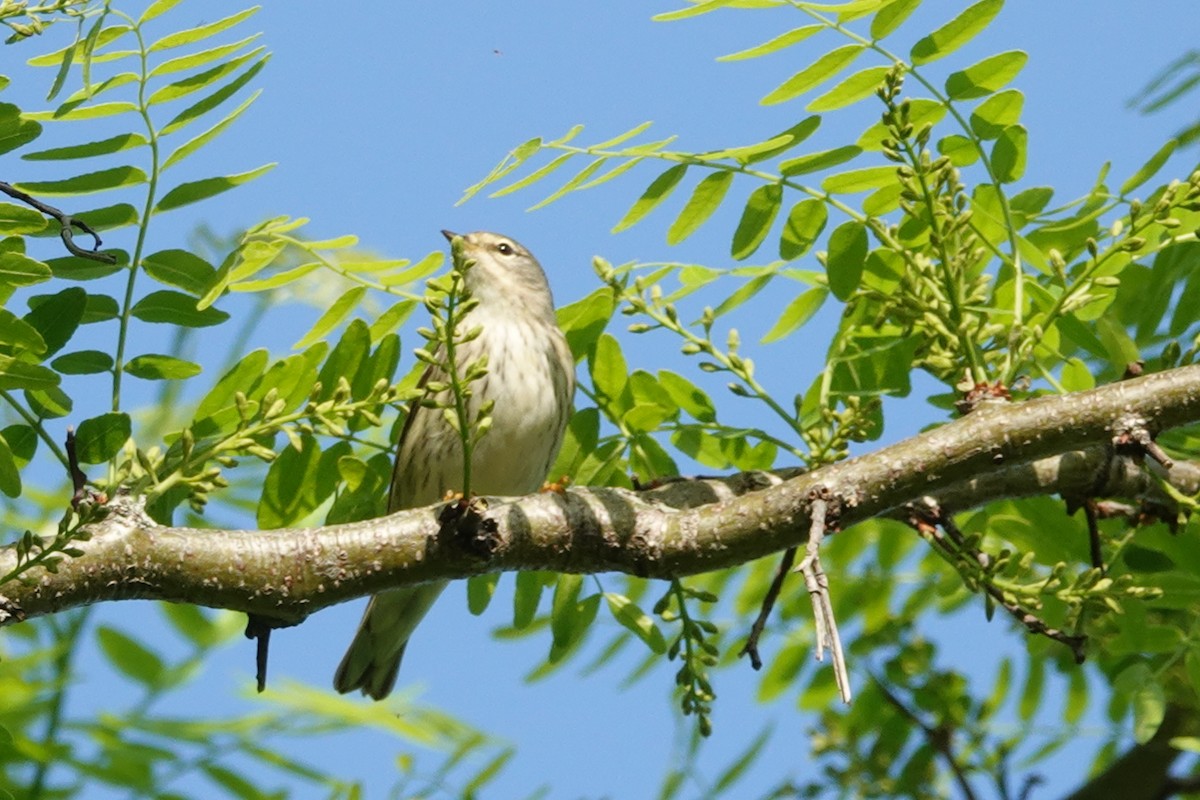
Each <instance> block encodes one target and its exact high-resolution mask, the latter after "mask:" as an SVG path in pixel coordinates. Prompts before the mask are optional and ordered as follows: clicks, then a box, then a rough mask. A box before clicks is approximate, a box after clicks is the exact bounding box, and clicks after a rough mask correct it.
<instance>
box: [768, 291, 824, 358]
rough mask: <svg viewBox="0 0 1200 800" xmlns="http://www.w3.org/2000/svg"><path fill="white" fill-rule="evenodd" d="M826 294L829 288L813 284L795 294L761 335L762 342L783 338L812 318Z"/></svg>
mask: <svg viewBox="0 0 1200 800" xmlns="http://www.w3.org/2000/svg"><path fill="white" fill-rule="evenodd" d="M828 296H829V290H828V289H826V288H825V287H823V286H814V287H813V288H811V289H809V290H808V291H806V292H803V293H801V294H799V295H797V296H796V297H795V298H793V299H792V301H791V302H790V303H788V305H787V308H785V309H784V310H783V313H782V314H780V315H779V319H777V320H775V324H774V325H772V326H771V330H769V331H767V332H766V334H765V335H764V336H763V338H762V343H763V344H768V343H770V342H775V341H778V340H780V339H784V338H786V337H787V336H788V335H789V334H791V333H792V332H793V331H795V330H797V329H798V328H801V327H803V325H804V323H806V322H808V321H809V320H810V319H812V317H813V315H814V314H816V313H817V311H818V310H820V308H821V305H822V304H823V303H824V302H825V298H826V297H828Z"/></svg>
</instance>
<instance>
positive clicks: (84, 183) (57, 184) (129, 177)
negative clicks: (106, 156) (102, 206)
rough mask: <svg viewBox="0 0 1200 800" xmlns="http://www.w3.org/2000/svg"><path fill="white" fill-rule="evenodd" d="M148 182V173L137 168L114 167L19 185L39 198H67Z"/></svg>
mask: <svg viewBox="0 0 1200 800" xmlns="http://www.w3.org/2000/svg"><path fill="white" fill-rule="evenodd" d="M145 182H146V173H144V172H142V171H141V170H140V169H138V168H137V167H113V168H111V169H102V170H100V171H98V172H89V173H87V174H85V175H76V176H75V177H73V178H65V179H63V180H59V181H35V182H33V183H21V184H18V188H20V189H21V190H22V191H25V192H29V193H30V194H32V195H37V196H39V197H65V196H68V195H79V194H91V193H92V192H105V191H108V190H109V189H118V188H120V187H122V186H139V185H141V184H143V183H145Z"/></svg>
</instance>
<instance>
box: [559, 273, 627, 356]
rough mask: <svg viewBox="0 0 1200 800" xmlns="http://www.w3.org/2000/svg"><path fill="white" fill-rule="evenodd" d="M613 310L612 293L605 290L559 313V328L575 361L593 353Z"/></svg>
mask: <svg viewBox="0 0 1200 800" xmlns="http://www.w3.org/2000/svg"><path fill="white" fill-rule="evenodd" d="M615 310H616V304H615V302H614V300H613V293H612V289H610V288H608V287H607V286H604V287H601V288H599V289H597V290H596V291H594V292H592V293H591V294H589V295H588V296H587V297H585V298H583V299H582V300H577V301H575V302H574V303H571V304H570V305H566V306H563V307H562V308H560V309H559V310H558V327H559V328H561V329H562V331H563V333H564V334H565V335H566V337H567V344H568V345H569V346H570V347H571V355H573V356H574V357H575V360H576V361H579V360H580V359H582V358H583V357H584V356H586V355H587V354H588V352H589V351H590V350H591V349H592V346H593V345H594V344H595V343H596V340H597V339H599V338H600V334H601V333H603V332H604V328H605V327H606V326H607V325H608V321H609V320H610V319H612V315H613V312H614V311H615Z"/></svg>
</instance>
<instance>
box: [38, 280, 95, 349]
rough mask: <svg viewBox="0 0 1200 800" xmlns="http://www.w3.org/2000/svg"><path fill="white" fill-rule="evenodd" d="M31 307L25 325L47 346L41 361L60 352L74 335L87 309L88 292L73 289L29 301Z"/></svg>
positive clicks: (77, 288)
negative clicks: (29, 326) (32, 329)
mask: <svg viewBox="0 0 1200 800" xmlns="http://www.w3.org/2000/svg"><path fill="white" fill-rule="evenodd" d="M30 306H31V308H30V311H29V313H28V314H26V315H25V321H26V322H28V323H29V324H30V325H32V326H33V327H34V328H36V329H37V331H38V333H39V334H41V336H42V341H44V342H45V344H46V349H45V351H44V352H43V357H49V356H52V355H54V354H55V353H57V352H58V351H59V350H61V349H62V348H63V346H64V345H66V343H67V342H68V341H70V340H71V337H72V336H74V335H75V331H76V329H77V328H78V327H79V325H80V323H81V322H82V320H83V312H84V309H85V308H86V307H87V292H85V291H84V290H83V289H80V288H79V287H78V286H72V287H69V288H67V289H63V290H62V291H61V292H59V293H57V294H52V295H43V296H41V297H37V298H32V297H31V298H30Z"/></svg>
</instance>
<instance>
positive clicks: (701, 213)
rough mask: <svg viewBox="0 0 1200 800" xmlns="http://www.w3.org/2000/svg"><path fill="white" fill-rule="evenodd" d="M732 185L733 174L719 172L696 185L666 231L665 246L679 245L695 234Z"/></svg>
mask: <svg viewBox="0 0 1200 800" xmlns="http://www.w3.org/2000/svg"><path fill="white" fill-rule="evenodd" d="M732 183H733V173H732V172H726V171H724V170H721V171H719V172H714V173H712V174H710V175H707V176H705V178H704V180H702V181H700V182H699V183H698V184H696V188H695V189H693V190H692V196H691V197H689V198H688V201H687V203H685V204H684V206H683V210H682V211H680V212H679V216H678V217H676V218H675V221H674V222H672V223H671V227H670V228H668V229H667V244H679V243H680V242H682V241H683V240H684V239H686V238H688V237H689V236H691V235H692V234H693V233H695V232H696V231H697V230H698V229H699V228H700V226H701V225H703V224H704V223H705V221H706V220H707V219H708V218H709V217H711V216H712V215H713V212H715V211H716V210H717V208H718V207H719V206H720V205H721V201H722V200H724V199H725V193H726V192H728V191H729V187H730V185H731V184H732Z"/></svg>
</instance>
